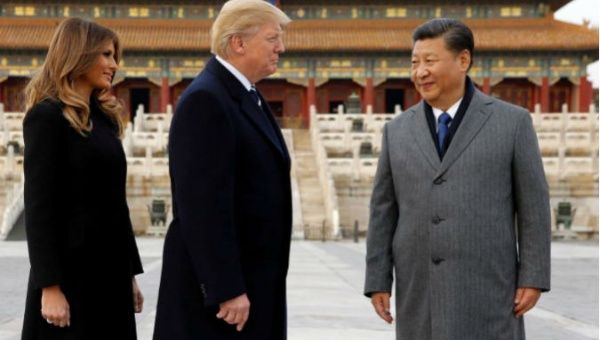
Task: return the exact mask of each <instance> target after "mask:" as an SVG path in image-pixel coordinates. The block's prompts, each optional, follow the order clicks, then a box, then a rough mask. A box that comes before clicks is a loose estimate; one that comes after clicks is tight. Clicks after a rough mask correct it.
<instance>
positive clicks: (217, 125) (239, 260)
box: [154, 58, 292, 340]
mask: <svg viewBox="0 0 600 340" xmlns="http://www.w3.org/2000/svg"><path fill="white" fill-rule="evenodd" d="M261 100H262V102H263V103H265V104H264V105H263V107H264V108H265V111H266V112H263V111H261V109H260V107H259V106H258V105H257V104H256V103H255V102H254V101H253V99H252V96H251V95H250V93H249V92H248V91H247V90H246V89H245V88H244V86H243V85H242V84H241V83H240V82H239V81H238V80H237V79H236V78H235V77H234V76H233V75H232V74H231V73H230V72H229V71H228V70H227V69H226V68H225V67H223V66H222V65H221V63H219V62H218V61H217V60H216V59H215V58H212V59H210V60H209V62H208V63H207V65H206V67H205V69H204V70H203V71H202V72H201V73H200V74H199V75H198V76H197V77H196V78H195V79H194V81H193V82H192V83H191V84H190V86H189V87H188V88H187V89H186V90H185V92H184V93H183V94H182V95H181V97H180V99H179V102H178V105H177V109H176V111H175V114H174V117H173V121H172V123H171V130H170V133H169V162H170V165H169V167H170V174H171V189H172V193H173V218H174V219H173V222H172V223H171V225H170V227H169V231H168V233H167V236H166V239H165V245H164V255H163V268H162V277H161V283H160V291H159V298H158V308H157V314H156V323H155V331H154V340H173V339H178V340H186V339H190V340H191V339H215V340H224V339H257V340H259V339H260V340H271V339H272V340H282V339H286V283H285V280H286V275H287V270H288V261H289V250H290V236H291V224H292V207H291V186H290V158H289V154H288V152H287V149H286V147H285V143H284V140H283V136H282V135H281V131H280V130H279V128H278V126H277V124H276V122H275V120H274V119H273V116H272V114H271V112H270V111H269V109H268V107H267V106H268V105H266V101H265V100H264V99H262V98H261ZM243 293H246V294H247V295H248V298H249V300H250V316H249V319H248V322H247V323H246V326H245V328H244V330H243V331H242V332H237V331H236V330H235V326H232V325H229V324H227V323H225V322H224V321H222V320H219V319H217V318H216V317H215V315H216V314H217V312H218V308H219V303H221V302H224V301H226V300H229V299H231V298H234V297H236V296H239V295H241V294H243Z"/></svg>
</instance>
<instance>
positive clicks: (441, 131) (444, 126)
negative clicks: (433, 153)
mask: <svg viewBox="0 0 600 340" xmlns="http://www.w3.org/2000/svg"><path fill="white" fill-rule="evenodd" d="M451 121H452V117H450V115H449V114H448V113H446V112H443V113H442V114H441V115H440V116H439V117H438V132H437V138H438V150H439V152H440V155H443V154H444V152H445V151H446V150H444V142H445V141H446V137H447V136H448V125H449V124H450V122H451Z"/></svg>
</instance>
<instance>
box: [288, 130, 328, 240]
mask: <svg viewBox="0 0 600 340" xmlns="http://www.w3.org/2000/svg"><path fill="white" fill-rule="evenodd" d="M293 133H294V154H295V159H294V161H295V163H296V164H295V166H296V178H297V181H298V189H299V191H300V202H301V206H302V219H303V225H304V237H305V238H306V239H313V240H314V239H321V238H322V237H323V231H324V227H323V225H324V221H325V202H324V201H323V199H324V198H323V191H322V189H321V184H320V182H319V173H318V170H317V162H316V159H315V154H314V152H313V150H312V145H311V140H310V134H309V131H308V130H300V129H295V130H293Z"/></svg>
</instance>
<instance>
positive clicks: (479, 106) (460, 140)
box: [423, 90, 492, 177]
mask: <svg viewBox="0 0 600 340" xmlns="http://www.w3.org/2000/svg"><path fill="white" fill-rule="evenodd" d="M491 103H492V101H491V100H490V98H489V97H488V96H486V95H484V94H482V93H481V92H479V91H477V90H475V92H474V93H473V99H471V103H470V104H469V107H468V108H467V112H466V113H465V117H464V119H463V120H462V122H461V123H460V125H459V126H458V130H456V134H455V135H454V138H453V139H452V143H450V146H449V147H448V150H447V151H446V154H445V155H444V158H443V160H442V164H441V166H440V168H439V170H438V173H437V176H436V177H439V176H441V175H442V174H443V173H444V172H446V170H448V168H449V167H450V166H451V165H452V163H454V161H456V159H457V158H458V157H459V156H460V155H461V153H462V152H463V151H464V150H465V148H466V147H467V146H469V144H470V143H471V142H472V141H473V139H474V138H475V136H476V135H477V133H478V132H479V131H480V130H481V128H482V127H483V126H484V125H485V123H486V122H487V120H488V119H489V118H490V116H491V115H492V112H491V111H489V110H487V105H489V104H491ZM423 116H424V115H423ZM423 120H425V119H423ZM429 139H431V138H429Z"/></svg>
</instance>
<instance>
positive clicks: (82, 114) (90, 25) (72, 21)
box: [25, 18, 123, 135]
mask: <svg viewBox="0 0 600 340" xmlns="http://www.w3.org/2000/svg"><path fill="white" fill-rule="evenodd" d="M108 42H112V43H113V45H114V48H115V54H114V58H115V62H116V63H117V64H118V63H119V60H120V59H121V49H120V44H119V37H118V36H117V34H116V33H115V32H113V31H112V30H110V29H108V28H106V27H104V26H101V25H99V24H96V23H94V22H91V21H88V20H84V19H80V18H69V19H66V20H64V21H63V22H61V23H60V25H59V26H58V28H57V29H56V31H55V32H54V36H53V37H52V41H51V42H50V47H49V48H48V54H47V56H46V60H45V61H44V64H43V65H42V67H41V69H40V70H39V71H38V72H37V73H36V74H35V75H34V76H33V78H32V79H31V81H30V82H29V84H28V85H27V87H26V88H25V98H26V110H27V111H29V109H31V107H32V106H34V105H35V104H37V103H39V102H40V101H42V100H44V99H47V98H49V99H53V100H57V101H60V102H62V103H63V104H64V107H63V114H64V117H65V118H66V119H67V120H68V121H69V123H70V124H71V126H72V127H73V128H74V129H75V130H77V132H79V133H80V134H82V135H86V134H87V133H89V132H91V130H92V126H91V124H90V120H89V118H90V107H89V104H88V101H89V99H90V98H83V97H82V96H81V95H79V94H78V93H77V91H75V87H76V84H75V81H76V80H77V79H78V78H79V77H80V76H82V75H83V74H85V73H86V72H87V71H88V70H89V69H90V68H91V67H92V66H94V64H95V63H96V62H97V59H98V56H99V55H100V54H101V53H102V52H103V50H102V49H103V48H104V45H106V43H108ZM109 91H110V90H109V89H102V90H94V91H93V92H92V100H96V101H97V102H98V105H99V106H100V108H101V109H102V111H103V112H104V113H105V114H106V115H107V116H108V117H109V118H110V119H111V120H112V121H113V122H114V123H115V125H117V127H118V131H119V135H122V133H123V122H122V120H121V109H122V106H121V104H120V103H119V102H118V101H117V99H116V98H114V97H111V96H109ZM100 98H101V99H102V100H100Z"/></svg>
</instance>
